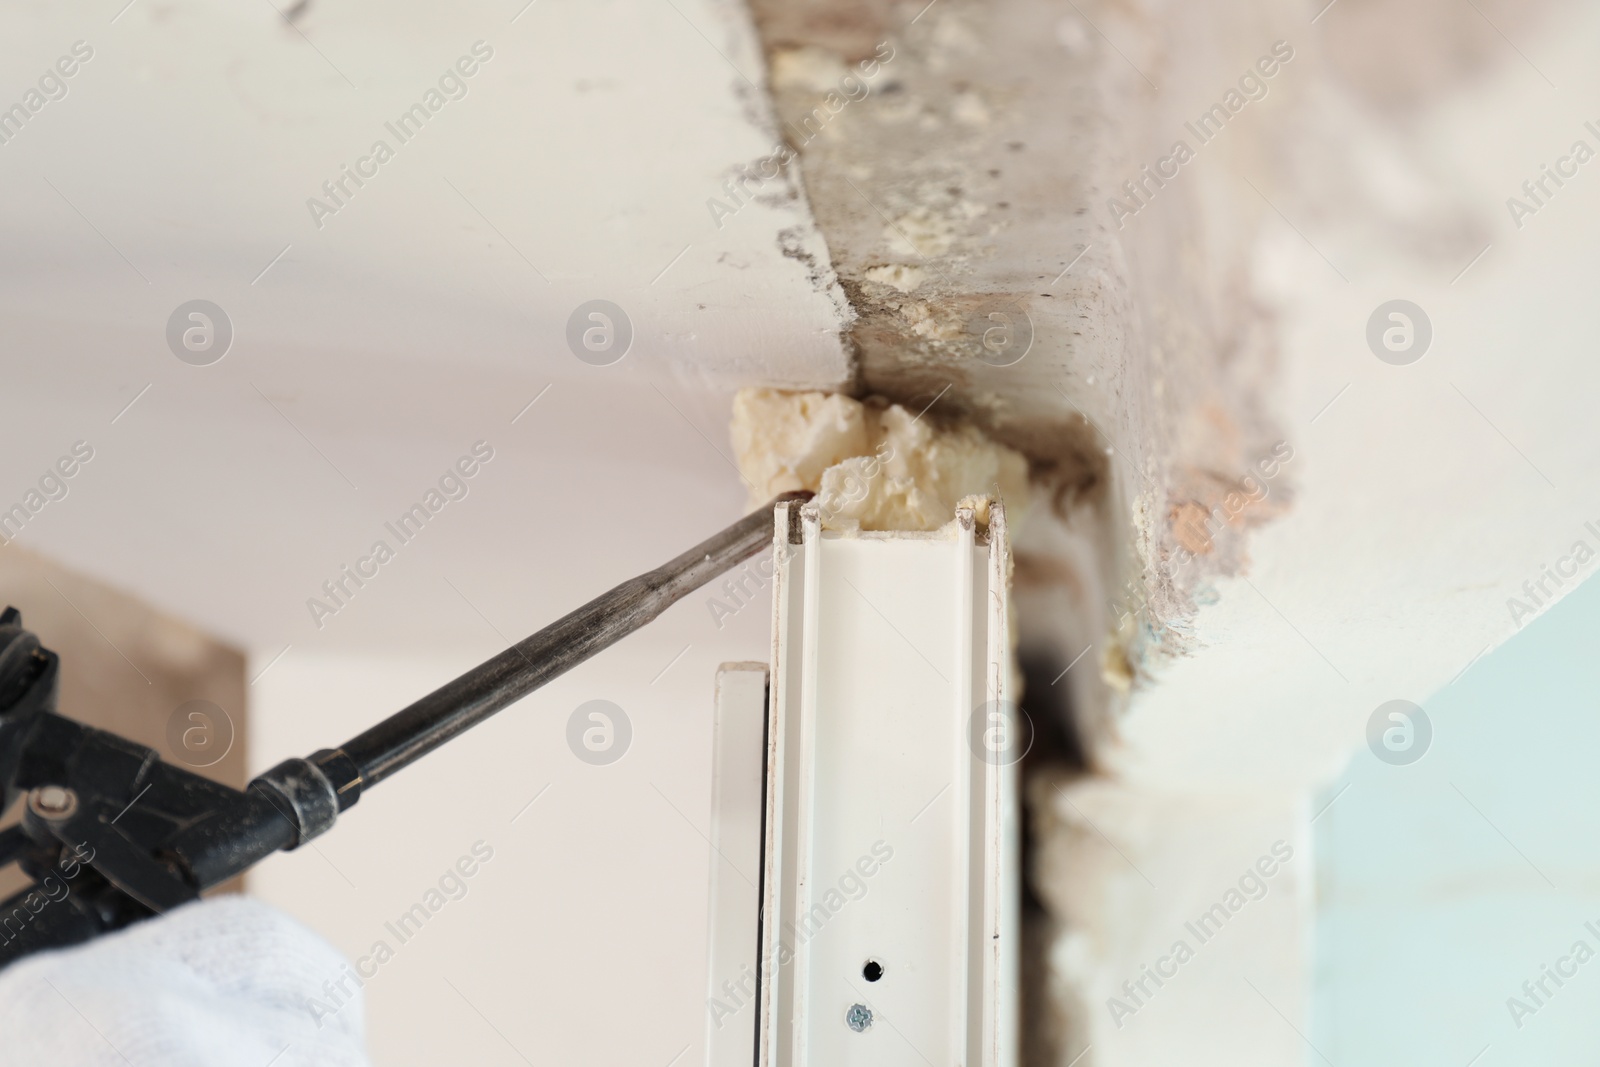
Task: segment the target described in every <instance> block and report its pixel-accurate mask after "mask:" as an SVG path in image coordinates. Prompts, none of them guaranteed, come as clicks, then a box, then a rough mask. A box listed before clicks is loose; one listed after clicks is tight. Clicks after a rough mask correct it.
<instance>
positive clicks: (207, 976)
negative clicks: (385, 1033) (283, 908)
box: [0, 896, 368, 1067]
mask: <svg viewBox="0 0 1600 1067" xmlns="http://www.w3.org/2000/svg"><path fill="white" fill-rule="evenodd" d="M343 966H344V960H343V958H342V957H340V955H339V953H338V952H336V951H335V950H334V948H333V946H332V945H329V944H328V943H327V942H326V941H324V940H323V939H322V938H320V937H319V936H317V935H316V934H314V933H312V932H311V931H310V930H308V929H306V928H305V927H304V926H301V925H300V924H299V923H298V922H296V921H294V920H293V919H291V918H289V917H288V916H287V915H284V914H282V913H280V912H278V911H276V910H274V909H272V908H270V907H268V906H267V905H265V904H262V903H261V902H259V901H256V900H251V899H250V898H248V897H238V896H223V897H217V898H214V899H212V900H206V901H201V902H200V903H196V904H188V905H185V906H184V907H181V908H177V909H175V910H174V911H171V912H169V913H167V914H166V915H163V916H160V917H158V918H155V919H151V920H149V921H148V922H143V923H140V924H138V925H136V926H133V927H131V928H129V929H127V930H122V931H119V932H117V933H114V934H109V935H107V936H105V937H101V938H99V939H98V940H95V941H91V942H89V943H88V944H86V945H79V946H77V947H75V948H69V949H61V950H57V951H53V952H43V953H39V954H38V955H34V956H29V957H27V958H25V959H23V960H21V961H19V962H18V963H15V964H13V965H12V966H10V967H8V968H6V969H5V970H4V971H0V1067H46V1065H48V1067H269V1065H270V1067H368V1061H367V1057H366V1052H365V1050H364V1042H363V1036H362V1004H361V1001H360V996H361V994H360V991H359V990H357V991H356V993H355V998H354V1000H353V1001H347V1002H346V1003H345V1004H344V1006H343V1007H342V1009H341V1010H340V1011H338V1012H337V1013H335V1014H332V1015H325V1017H324V1018H323V1019H322V1020H321V1022H322V1026H321V1027H320V1029H319V1027H318V1025H317V1021H316V1019H315V1018H314V1016H313V1013H312V1009H311V1006H310V1000H311V998H313V997H321V996H322V995H323V994H322V986H323V983H324V981H325V980H327V979H328V978H329V977H330V976H333V975H337V974H338V973H339V972H340V971H341V970H342V969H343Z"/></svg>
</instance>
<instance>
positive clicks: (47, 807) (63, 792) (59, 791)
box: [28, 785, 78, 819]
mask: <svg viewBox="0 0 1600 1067" xmlns="http://www.w3.org/2000/svg"><path fill="white" fill-rule="evenodd" d="M28 807H30V808H32V809H33V813H34V814H35V815H38V816H39V817H40V818H44V819H62V818H65V817H67V816H68V815H71V814H72V813H73V812H74V811H76V810H77V809H78V794H76V793H74V792H73V791H72V790H70V789H67V788H64V787H63V786H59V785H47V786H41V787H40V788H38V789H35V790H34V791H33V792H32V793H29V794H28Z"/></svg>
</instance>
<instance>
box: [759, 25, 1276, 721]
mask: <svg viewBox="0 0 1600 1067" xmlns="http://www.w3.org/2000/svg"><path fill="white" fill-rule="evenodd" d="M1161 6H1162V5H1148V7H1149V8H1157V7H1161ZM753 7H754V10H755V14H756V24H757V28H758V31H759V33H760V35H761V38H762V42H763V45H764V47H765V48H766V51H767V57H768V63H769V69H770V71H771V83H772V90H773V93H774V97H775V100H776V106H777V111H778V117H779V121H780V125H781V127H782V130H783V132H784V134H785V136H787V137H788V139H789V143H790V145H791V146H792V147H793V148H794V149H795V150H796V151H797V153H798V156H799V163H800V168H801V171H802V173H803V178H804V185H805V189H806V195H807V196H808V198H809V201H810V204H811V207H812V210H813V212H814V213H815V215H816V218H817V221H818V224H819V226H820V227H821V230H822V233H823V234H824V236H825V238H826V241H827V245H828V248H829V251H830V254H831V255H832V258H833V268H834V270H835V272H836V273H837V276H838V279H839V284H840V285H841V286H842V287H843V289H844V291H845V292H846V293H847V294H848V295H849V298H850V302H851V304H852V306H853V308H854V314H855V320H854V323H853V325H852V326H851V328H850V331H849V340H850V343H851V344H852V346H853V347H854V350H855V352H856V354H857V357H858V360H859V368H860V370H859V378H860V384H861V388H862V389H863V390H864V391H867V392H871V393H876V394H881V395H885V396H889V397H892V398H894V399H897V400H900V401H901V402H903V403H906V404H907V405H915V406H917V407H919V408H920V407H921V406H923V405H926V404H928V403H929V402H931V401H933V400H934V398H935V397H938V401H937V404H936V406H935V407H934V409H933V413H934V415H935V416H936V417H937V416H940V415H942V416H945V417H952V418H964V419H969V420H972V421H974V422H976V423H977V424H978V425H980V426H982V427H983V428H984V429H985V430H986V431H987V432H989V433H990V434H991V435H993V436H995V437H996V438H998V439H999V440H1001V441H1003V442H1004V443H1006V444H1008V445H1011V446H1012V447H1015V448H1017V449H1019V450H1021V451H1022V452H1024V453H1025V454H1026V455H1027V456H1028V457H1029V459H1030V461H1031V462H1032V465H1033V470H1034V475H1035V478H1036V479H1037V480H1038V481H1040V482H1042V483H1044V484H1045V486H1046V488H1047V492H1048V493H1049V495H1050V498H1051V499H1052V501H1053V503H1054V508H1053V509H1052V510H1053V514H1054V521H1055V522H1056V523H1057V524H1058V525H1059V526H1061V527H1064V529H1058V530H1055V531H1044V530H1041V529H1039V528H1038V527H1037V526H1036V528H1035V531H1033V532H1032V533H1031V534H1030V533H1028V532H1025V533H1024V536H1023V538H1022V540H1021V542H1020V543H1019V558H1021V559H1026V558H1027V557H1028V556H1029V555H1030V554H1034V555H1037V556H1039V557H1040V558H1039V559H1038V560H1037V561H1036V562H1037V564H1038V565H1037V566H1036V567H1035V568H1034V571H1035V572H1036V573H1039V574H1044V575H1048V574H1050V573H1053V572H1056V573H1058V572H1060V571H1061V570H1062V566H1061V563H1062V546H1061V545H1060V543H1059V542H1060V541H1061V539H1062V538H1063V537H1068V538H1079V539H1081V538H1088V539H1089V541H1090V543H1091V550H1090V551H1089V552H1088V553H1086V554H1085V553H1075V554H1074V555H1075V556H1076V561H1075V562H1076V563H1082V562H1085V561H1089V562H1091V563H1092V573H1091V574H1088V575H1083V574H1080V575H1078V577H1077V579H1076V582H1075V584H1076V586H1077V587H1078V590H1079V592H1080V593H1081V594H1083V596H1082V598H1080V601H1079V603H1078V604H1077V605H1076V608H1077V613H1078V614H1080V615H1082V614H1084V613H1088V614H1090V615H1092V616H1094V617H1095V620H1094V622H1093V624H1092V625H1091V626H1090V627H1089V631H1088V633H1087V636H1086V639H1093V638H1094V637H1095V636H1100V637H1104V635H1105V634H1107V633H1115V637H1114V638H1112V639H1111V640H1110V641H1109V642H1108V643H1109V644H1111V645H1113V646H1115V647H1114V648H1113V649H1112V650H1111V652H1110V654H1109V655H1108V657H1107V658H1106V664H1107V666H1108V669H1109V674H1110V676H1111V677H1112V678H1113V679H1115V680H1118V681H1120V680H1121V679H1122V678H1123V677H1124V676H1131V677H1132V679H1133V680H1134V681H1135V682H1138V681H1141V680H1144V679H1147V678H1148V677H1150V676H1152V675H1153V674H1154V673H1155V672H1156V671H1157V670H1158V669H1159V665H1160V663H1161V661H1162V659H1163V658H1164V657H1165V656H1166V655H1173V654H1182V653H1183V652H1185V651H1187V650H1188V649H1189V643H1188V642H1187V639H1186V634H1187V627H1186V620H1187V619H1188V617H1189V616H1190V615H1191V614H1192V613H1193V611H1194V610H1195V607H1196V593H1197V591H1199V592H1200V593H1201V595H1202V596H1203V587H1204V586H1205V584H1206V582H1207V580H1208V579H1209V578H1210V577H1211V576H1212V575H1215V574H1220V573H1231V572H1232V571H1234V570H1236V569H1237V568H1238V567H1240V566H1241V565H1242V564H1243V562H1244V560H1245V558H1246V556H1245V551H1244V548H1243V543H1244V542H1243V538H1242V536H1241V535H1242V531H1243V530H1244V528H1246V527H1248V526H1249V525H1251V524H1252V523H1254V522H1256V521H1259V520H1261V519H1264V518H1265V517H1267V515H1268V514H1269V513H1270V512H1269V509H1266V508H1261V507H1252V506H1246V507H1240V508H1237V509H1229V510H1228V511H1227V512H1226V513H1225V514H1224V516H1223V519H1222V520H1220V521H1216V522H1213V523H1212V524H1211V526H1210V527H1209V528H1208V527H1207V526H1206V524H1205V522H1204V518H1205V517H1206V516H1209V515H1213V514H1215V513H1216V509H1217V508H1218V507H1219V506H1220V505H1222V503H1223V502H1224V501H1225V500H1226V499H1227V497H1228V495H1229V494H1230V493H1234V492H1236V491H1237V490H1239V489H1240V487H1241V485H1244V484H1247V479H1248V478H1249V476H1250V474H1251V471H1252V468H1253V467H1254V465H1255V463H1256V462H1257V461H1258V460H1259V459H1260V458H1261V457H1263V456H1270V455H1271V452H1272V448H1273V446H1274V444H1275V443H1276V440H1277V435H1276V434H1275V432H1274V431H1273V429H1272V426H1271V424H1270V420H1269V419H1268V418H1267V417H1266V416H1265V415H1264V413H1263V412H1264V404H1263V401H1262V399H1261V398H1262V393H1263V388H1264V383H1265V382H1266V381H1267V380H1268V379H1269V377H1270V375H1269V374H1268V373H1267V371H1268V370H1269V368H1270V364H1271V360H1272V355H1273V351H1272V338H1271V333H1270V330H1269V329H1268V328H1267V327H1266V323H1265V317H1264V315H1263V314H1262V313H1261V311H1260V310H1259V308H1258V307H1257V306H1256V304H1255V302H1254V301H1253V300H1252V299H1251V298H1250V295H1249V287H1248V278H1247V271H1246V269H1245V255H1246V252H1247V249H1248V244H1249V235H1250V233H1251V232H1252V227H1253V223H1254V221H1255V220H1256V219H1257V218H1259V216H1260V213H1261V212H1262V211H1263V210H1265V209H1264V207H1263V206H1262V205H1261V204H1259V203H1258V202H1252V201H1250V200H1247V199H1245V198H1247V197H1251V196H1252V195H1253V194H1250V193H1249V191H1248V190H1247V189H1245V187H1243V186H1239V187H1238V188H1237V189H1233V190H1231V192H1229V193H1227V194H1226V195H1224V196H1223V197H1222V198H1221V199H1220V201H1218V198H1217V197H1216V196H1215V195H1214V193H1215V189H1213V188H1212V186H1214V185H1216V184H1217V182H1216V181H1215V180H1214V179H1215V177H1216V176H1211V179H1208V178H1206V177H1205V176H1202V175H1199V174H1193V173H1188V174H1184V175H1182V178H1183V179H1184V180H1174V181H1172V182H1169V183H1166V185H1165V186H1164V187H1163V188H1161V189H1160V190H1159V193H1158V196H1156V197H1152V198H1151V200H1150V203H1151V209H1150V210H1141V211H1140V212H1139V213H1138V217H1137V218H1133V219H1128V218H1125V217H1119V216H1118V215H1116V214H1115V213H1114V212H1112V211H1111V210H1109V202H1110V200H1111V198H1112V197H1114V196H1120V197H1122V198H1123V199H1124V200H1126V198H1127V197H1126V194H1125V193H1124V192H1123V191H1122V190H1121V186H1122V183H1123V182H1124V181H1126V180H1128V179H1129V178H1137V177H1139V176H1140V166H1141V164H1143V163H1145V162H1147V161H1151V160H1154V159H1156V158H1158V157H1159V156H1160V155H1161V154H1162V153H1163V152H1165V151H1167V150H1169V149H1170V147H1171V145H1172V142H1173V140H1174V138H1175V136H1177V135H1178V134H1180V133H1182V131H1183V127H1182V122H1183V117H1184V113H1185V109H1186V108H1187V107H1188V104H1187V103H1186V102H1185V103H1182V104H1178V105H1174V104H1173V103H1172V100H1173V99H1174V98H1176V99H1179V100H1184V99H1185V97H1184V94H1182V93H1159V94H1158V93H1157V92H1155V91H1154V89H1153V83H1152V82H1151V81H1150V80H1149V77H1148V74H1150V73H1154V74H1155V75H1157V76H1159V77H1160V78H1162V79H1163V82H1167V80H1168V79H1171V81H1173V82H1177V83H1188V82H1193V83H1195V84H1197V85H1199V86H1201V87H1202V88H1201V89H1197V90H1196V96H1195V99H1196V100H1197V101H1198V100H1200V99H1203V98H1204V96H1207V95H1211V96H1215V95H1216V94H1218V93H1220V92H1222V91H1223V90H1224V89H1225V88H1227V87H1228V86H1227V84H1224V83H1221V82H1219V84H1217V85H1215V86H1212V85H1211V84H1210V83H1211V82H1212V81H1217V80H1218V79H1217V76H1216V75H1215V73H1214V72H1215V70H1217V69H1219V63H1220V69H1223V70H1229V69H1231V65H1232V63H1233V62H1234V61H1233V59H1232V58H1231V53H1233V52H1239V54H1240V56H1241V57H1242V58H1241V60H1240V62H1242V63H1245V64H1248V62H1249V60H1250V58H1251V56H1252V55H1253V53H1254V52H1256V51H1259V52H1266V51H1267V50H1269V49H1270V47H1271V45H1272V40H1271V38H1270V36H1264V35H1263V33H1262V31H1261V30H1260V29H1259V25H1260V18H1259V15H1260V13H1259V12H1256V11H1250V12H1233V13H1231V14H1230V16H1229V17H1228V18H1218V17H1211V16H1205V15H1203V14H1197V13H1192V12H1189V11H1187V10H1185V9H1183V8H1175V9H1173V10H1161V11H1153V10H1146V8H1145V7H1141V6H1137V5H1135V6H1130V5H1123V4H1111V3H1104V4H1099V3H1087V4H1084V5H1080V7H1079V8H1078V9H1077V10H1074V9H1070V8H1069V9H1066V10H1062V9H1058V8H1056V7H1054V6H1052V5H1044V4H1035V3H1028V2H1024V0H1004V2H1000V3H979V2H977V0H941V2H940V3H938V4H936V5H929V6H926V7H924V6H923V5H920V4H911V5H907V4H892V3H886V2H875V3H864V4H855V3H851V4H846V3H842V2H832V0H817V2H811V3H800V4H795V3H779V2H777V0H756V2H755V3H754V4H753ZM1079 11H1081V14H1080V13H1079ZM1246 16H1250V17H1252V18H1253V19H1254V22H1253V24H1254V25H1255V26H1256V27H1258V28H1256V29H1254V30H1253V31H1252V39H1251V40H1250V41H1249V42H1248V45H1247V47H1246V48H1245V50H1244V51H1241V50H1240V48H1239V47H1238V45H1237V41H1236V40H1235V37H1236V36H1237V35H1235V34H1234V32H1233V31H1234V29H1235V27H1236V24H1237V23H1240V22H1243V21H1245V18H1246ZM1230 19H1231V20H1232V22H1230ZM1096 27H1099V29H1097V28H1096ZM1101 30H1105V31H1106V33H1109V34H1112V35H1114V36H1116V37H1117V38H1118V39H1119V40H1121V41H1122V42H1123V45H1122V49H1121V50H1118V49H1117V48H1113V47H1109V46H1108V42H1109V38H1107V37H1105V36H1104V35H1102V34H1101V32H1100V31H1101ZM1258 36H1259V37H1262V40H1260V41H1255V40H1254V39H1253V38H1254V37H1258ZM1130 42H1132V43H1130ZM1179 45H1181V46H1182V47H1179ZM1129 49H1131V53H1130V54H1124V53H1125V52H1128V51H1129ZM1219 56H1221V57H1224V58H1222V59H1220V60H1219V59H1218V57H1219ZM1280 95H1288V94H1280ZM1227 132H1228V133H1229V134H1230V135H1231V134H1233V133H1234V132H1235V131H1233V130H1229V131H1227ZM1268 136H1269V134H1268V133H1267V132H1266V128H1258V129H1256V130H1253V131H1246V130H1241V131H1239V132H1238V135H1237V136H1236V137H1234V140H1236V141H1238V142H1239V146H1238V150H1244V151H1248V150H1249V148H1250V146H1252V145H1255V144H1258V143H1261V142H1262V141H1263V140H1264V139H1265V138H1267V137H1268ZM1190 139H1191V140H1193V138H1192V137H1191V138H1190ZM1233 150H1234V149H1229V151H1233ZM1210 151H1211V152H1212V154H1213V155H1221V154H1222V152H1221V150H1218V149H1215V148H1213V149H1211V150H1210ZM1151 188H1154V186H1152V187H1151ZM1241 193H1242V195H1238V194H1241ZM1203 198H1205V199H1206V208H1207V211H1206V219H1207V220H1208V221H1207V224H1206V225H1202V222H1201V214H1202V213H1201V212H1200V211H1199V209H1198V207H1199V204H1200V202H1201V200H1202V199H1203ZM1133 203H1136V204H1137V203H1138V201H1137V200H1135V201H1133ZM1219 222H1220V223H1222V224H1223V225H1221V226H1220V227H1219V226H1218V225H1217V223H1219ZM1234 224H1237V225H1234ZM997 349H998V351H997ZM1024 351H1025V353H1026V354H1025V355H1022V357H1021V358H1020V359H1015V357H1016V355H1017V354H1019V353H1021V352H1024ZM1285 495H1286V494H1281V493H1280V494H1279V496H1278V498H1277V500H1280V501H1281V500H1282V499H1284V496H1285ZM1276 502H1277V501H1275V503H1276ZM1252 503H1254V502H1252ZM1084 512H1088V513H1089V514H1088V515H1085V514H1084ZM1041 525H1042V524H1041ZM1197 531H1198V532H1197ZM1179 550H1185V551H1188V552H1192V553H1194V555H1195V556H1196V560H1197V562H1196V563H1195V564H1194V565H1192V566H1187V567H1186V568H1185V569H1184V570H1183V571H1181V572H1180V573H1177V574H1175V575H1171V576H1169V575H1165V574H1163V573H1162V571H1161V565H1162V564H1163V562H1164V561H1166V560H1167V559H1169V558H1170V557H1171V556H1172V555H1173V554H1174V553H1175V552H1177V551H1179ZM1052 557H1053V558H1052ZM1119 620H1120V622H1119ZM1025 629H1026V627H1025ZM1100 702H1101V703H1104V701H1103V700H1102V701H1100ZM1090 729H1091V730H1096V729H1098V727H1097V726H1095V725H1094V724H1091V726H1090Z"/></svg>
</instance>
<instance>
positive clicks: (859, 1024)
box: [844, 1004, 872, 1034]
mask: <svg viewBox="0 0 1600 1067" xmlns="http://www.w3.org/2000/svg"><path fill="white" fill-rule="evenodd" d="M844 1024H845V1025H846V1026H848V1027H849V1028H850V1029H852V1030H854V1031H855V1032H856V1033H858V1034H859V1033H861V1032H862V1031H863V1030H865V1029H867V1028H868V1027H869V1026H871V1025H872V1009H871V1008H869V1007H867V1006H866V1005H865V1004H852V1005H850V1010H849V1011H847V1012H845V1013H844Z"/></svg>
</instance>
